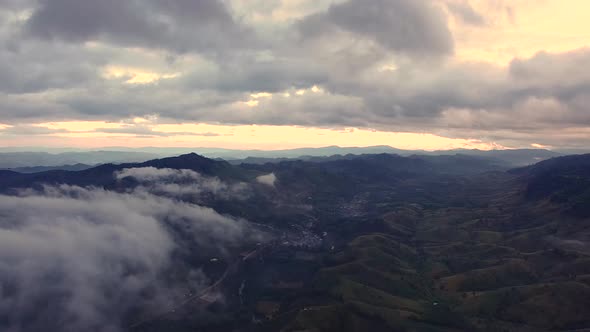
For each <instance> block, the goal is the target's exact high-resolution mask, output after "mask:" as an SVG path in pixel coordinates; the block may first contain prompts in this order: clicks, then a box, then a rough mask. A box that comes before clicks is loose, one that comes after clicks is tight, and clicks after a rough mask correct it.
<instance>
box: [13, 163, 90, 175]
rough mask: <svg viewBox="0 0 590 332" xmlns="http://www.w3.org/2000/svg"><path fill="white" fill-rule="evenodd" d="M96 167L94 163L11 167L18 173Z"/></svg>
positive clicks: (78, 169) (81, 169) (79, 169)
mask: <svg viewBox="0 0 590 332" xmlns="http://www.w3.org/2000/svg"><path fill="white" fill-rule="evenodd" d="M92 167H94V166H93V165H86V164H74V165H60V166H30V167H16V168H11V169H9V170H10V171H14V172H17V173H40V172H47V171H83V170H85V169H89V168H92Z"/></svg>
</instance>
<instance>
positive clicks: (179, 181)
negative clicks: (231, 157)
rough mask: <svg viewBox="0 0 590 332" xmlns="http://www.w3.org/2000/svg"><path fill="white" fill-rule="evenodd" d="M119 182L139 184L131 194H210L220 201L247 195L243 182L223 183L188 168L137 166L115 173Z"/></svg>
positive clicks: (246, 188) (174, 195)
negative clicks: (143, 192)
mask: <svg viewBox="0 0 590 332" xmlns="http://www.w3.org/2000/svg"><path fill="white" fill-rule="evenodd" d="M115 178H116V179H117V180H119V181H121V180H123V179H125V178H133V179H135V180H136V181H138V182H139V183H140V186H139V187H136V188H134V189H133V190H134V191H142V190H145V191H148V192H151V193H155V194H166V195H172V196H173V197H178V196H185V195H197V196H198V195H201V194H207V193H210V194H213V195H215V196H216V197H218V198H223V199H232V198H233V199H242V198H245V197H246V196H247V195H248V189H249V188H248V186H247V185H246V184H245V183H232V184H229V183H226V182H223V181H221V180H220V179H219V178H217V177H208V176H203V175H201V174H199V173H197V172H195V171H192V170H188V169H172V168H154V167H137V168H126V169H123V170H121V171H118V172H115Z"/></svg>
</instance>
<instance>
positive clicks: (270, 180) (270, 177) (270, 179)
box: [256, 173, 277, 187]
mask: <svg viewBox="0 0 590 332" xmlns="http://www.w3.org/2000/svg"><path fill="white" fill-rule="evenodd" d="M256 181H258V183H262V184H264V185H267V186H270V187H274V186H275V182H276V181H277V176H276V175H275V173H270V174H267V175H261V176H259V177H257V178H256Z"/></svg>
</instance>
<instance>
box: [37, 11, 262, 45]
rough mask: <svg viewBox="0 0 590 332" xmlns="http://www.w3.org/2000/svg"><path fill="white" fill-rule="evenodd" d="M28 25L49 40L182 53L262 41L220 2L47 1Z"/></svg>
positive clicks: (41, 36) (38, 34)
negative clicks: (108, 44)
mask: <svg viewBox="0 0 590 332" xmlns="http://www.w3.org/2000/svg"><path fill="white" fill-rule="evenodd" d="M26 29H27V31H29V32H30V33H31V34H32V35H34V36H36V37H39V38H45V39H58V40H66V41H71V42H85V41H94V40H105V41H107V42H113V43H115V44H119V45H123V46H125V47H129V46H139V47H146V48H155V49H167V50H170V51H173V52H178V53H184V52H189V51H194V50H198V51H201V52H203V53H215V51H219V50H223V49H228V48H235V47H238V46H248V44H249V43H253V42H255V40H256V39H255V38H254V35H253V33H252V32H251V31H250V30H249V29H248V28H247V27H246V26H244V25H243V24H241V23H240V22H237V21H236V20H234V19H233V17H232V15H231V13H230V11H229V9H228V8H227V7H226V6H225V5H224V3H223V2H221V1H219V0H204V1H189V0H173V1H156V0H148V1H138V0H130V1H116V0H105V1H78V0H42V1H40V5H39V6H38V7H37V8H36V10H35V11H34V13H33V15H32V17H31V18H30V20H29V21H28V22H27V26H26Z"/></svg>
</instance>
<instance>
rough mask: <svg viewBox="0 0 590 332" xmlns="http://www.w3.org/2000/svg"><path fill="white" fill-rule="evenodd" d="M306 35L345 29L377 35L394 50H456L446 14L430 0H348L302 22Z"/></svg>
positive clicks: (426, 51)
mask: <svg viewBox="0 0 590 332" xmlns="http://www.w3.org/2000/svg"><path fill="white" fill-rule="evenodd" d="M299 28H300V30H301V33H302V35H303V38H310V37H311V38H313V37H317V36H325V35H326V34H328V37H327V38H329V34H330V33H331V32H332V31H333V30H335V29H336V30H338V29H339V30H344V31H347V32H350V33H353V34H355V35H358V36H360V37H365V38H371V39H374V40H375V41H376V42H377V43H379V44H380V45H382V46H384V47H386V48H388V49H391V50H393V51H399V52H407V53H410V54H414V55H431V54H434V55H439V54H448V53H451V52H452V51H453V38H452V36H451V32H450V31H449V29H448V27H447V23H446V19H445V17H444V14H443V13H442V12H441V11H440V9H438V8H436V7H434V6H433V4H432V3H431V2H430V1H423V0H374V1H362V0H349V1H346V2H343V3H338V4H334V5H332V6H330V8H329V9H328V10H327V11H326V12H324V13H318V14H314V15H311V16H309V17H307V18H305V19H303V20H302V21H301V22H299Z"/></svg>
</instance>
